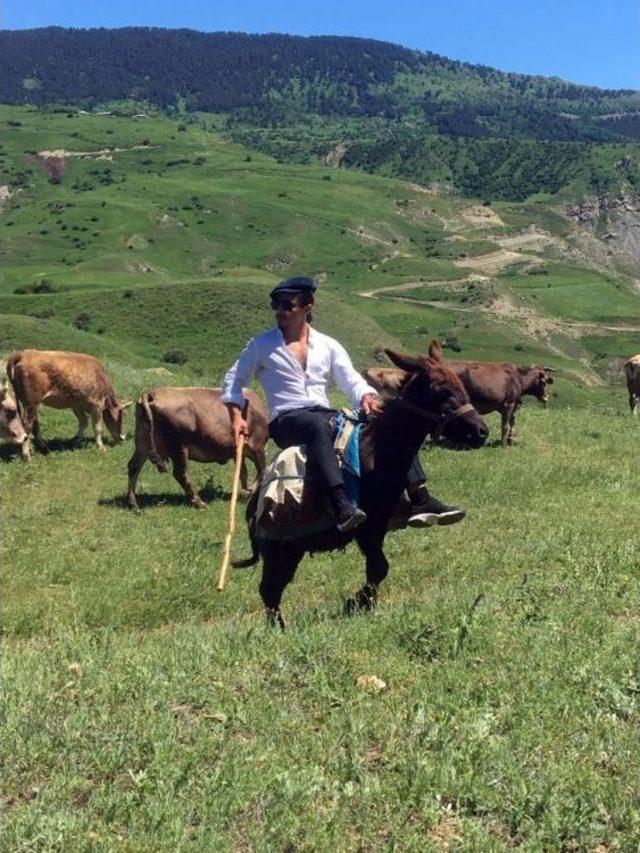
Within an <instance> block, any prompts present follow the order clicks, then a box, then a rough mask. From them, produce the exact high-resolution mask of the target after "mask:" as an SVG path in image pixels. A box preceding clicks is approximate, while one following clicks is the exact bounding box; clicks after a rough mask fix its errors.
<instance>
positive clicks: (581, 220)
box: [563, 192, 640, 264]
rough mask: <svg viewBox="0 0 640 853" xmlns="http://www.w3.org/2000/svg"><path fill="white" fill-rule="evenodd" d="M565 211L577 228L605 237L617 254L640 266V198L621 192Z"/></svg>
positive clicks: (569, 205) (572, 204) (598, 197)
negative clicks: (632, 260) (629, 258)
mask: <svg viewBox="0 0 640 853" xmlns="http://www.w3.org/2000/svg"><path fill="white" fill-rule="evenodd" d="M563 211H564V213H565V215H566V216H568V217H569V219H571V220H573V222H575V223H576V225H579V226H581V227H582V228H587V229H588V230H590V231H592V232H593V233H594V234H595V235H597V236H601V237H602V238H603V239H604V240H606V242H607V246H608V247H609V248H610V249H611V250H612V251H615V252H616V253H624V254H626V255H629V256H630V257H632V258H633V259H634V261H636V263H638V264H640V195H634V194H631V193H625V192H620V193H617V194H616V195H601V196H596V197H593V198H590V199H587V200H585V201H583V202H581V203H580V204H575V203H567V204H565V205H564V206H563Z"/></svg>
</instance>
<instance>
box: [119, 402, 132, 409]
mask: <svg viewBox="0 0 640 853" xmlns="http://www.w3.org/2000/svg"><path fill="white" fill-rule="evenodd" d="M132 403H133V400H120V408H121V409H122V411H123V412H124V410H125V409H128V408H129V406H130V405H131V404H132Z"/></svg>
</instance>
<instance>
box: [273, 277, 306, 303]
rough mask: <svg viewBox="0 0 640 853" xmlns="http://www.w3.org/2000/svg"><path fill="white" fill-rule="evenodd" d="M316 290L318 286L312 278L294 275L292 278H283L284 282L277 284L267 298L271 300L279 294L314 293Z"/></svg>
mask: <svg viewBox="0 0 640 853" xmlns="http://www.w3.org/2000/svg"><path fill="white" fill-rule="evenodd" d="M317 288H318V285H317V284H316V283H315V281H314V280H313V279H312V278H308V277H307V276H305V275H296V276H293V278H285V280H284V281H280V282H278V284H276V286H275V287H274V288H273V290H272V291H271V293H270V294H269V296H270V297H271V298H272V299H273V297H274V296H279V295H280V294H281V293H315V291H316V290H317Z"/></svg>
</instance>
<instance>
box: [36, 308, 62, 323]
mask: <svg viewBox="0 0 640 853" xmlns="http://www.w3.org/2000/svg"><path fill="white" fill-rule="evenodd" d="M55 313H56V312H55V311H54V310H53V308H36V309H35V311H31V316H32V317H36V318H37V319H38V320H47V319H48V318H49V317H53V315H54V314H55Z"/></svg>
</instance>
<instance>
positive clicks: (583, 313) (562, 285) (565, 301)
mask: <svg viewBox="0 0 640 853" xmlns="http://www.w3.org/2000/svg"><path fill="white" fill-rule="evenodd" d="M546 269H547V271H548V274H547V275H531V274H526V273H525V274H517V273H516V274H514V275H506V276H504V277H503V280H504V282H505V283H508V286H509V288H510V289H512V290H513V292H515V293H516V294H517V295H518V296H520V297H521V298H522V299H523V300H525V301H526V302H527V303H528V304H530V305H534V306H535V308H536V310H537V311H539V312H540V313H542V314H545V315H547V316H549V317H558V318H562V319H567V320H579V321H587V322H596V323H616V322H624V323H629V324H631V323H637V321H638V317H639V311H638V297H637V294H635V293H634V292H633V291H632V290H631V289H630V288H629V287H627V286H625V285H623V284H622V283H621V282H619V281H618V280H617V279H616V278H615V277H614V276H604V275H602V274H601V273H597V272H595V271H592V270H586V269H581V268H579V267H574V268H571V267H568V266H559V265H556V264H550V265H549V266H548V267H547V268H546Z"/></svg>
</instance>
